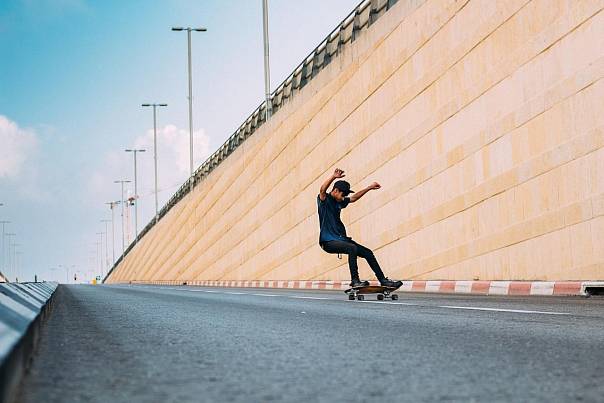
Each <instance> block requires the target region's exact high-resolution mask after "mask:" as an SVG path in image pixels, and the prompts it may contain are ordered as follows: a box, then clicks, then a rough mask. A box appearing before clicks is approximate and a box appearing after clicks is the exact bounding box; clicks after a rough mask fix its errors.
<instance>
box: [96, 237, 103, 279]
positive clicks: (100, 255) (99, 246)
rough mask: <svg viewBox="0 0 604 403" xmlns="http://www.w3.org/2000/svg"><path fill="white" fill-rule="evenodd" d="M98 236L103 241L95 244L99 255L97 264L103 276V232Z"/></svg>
mask: <svg viewBox="0 0 604 403" xmlns="http://www.w3.org/2000/svg"><path fill="white" fill-rule="evenodd" d="M96 234H97V235H98V236H100V238H101V241H100V242H95V244H96V253H97V262H98V263H99V272H100V273H101V275H103V234H104V233H103V232H102V231H101V232H97V233H96Z"/></svg>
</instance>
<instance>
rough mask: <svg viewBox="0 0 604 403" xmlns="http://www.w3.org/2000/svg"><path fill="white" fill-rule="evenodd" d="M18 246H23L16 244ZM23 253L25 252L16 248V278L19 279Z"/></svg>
mask: <svg viewBox="0 0 604 403" xmlns="http://www.w3.org/2000/svg"><path fill="white" fill-rule="evenodd" d="M17 246H21V245H20V244H18V245H15V247H17ZM22 255H23V252H17V249H15V280H18V279H17V275H18V274H19V273H20V271H21V268H22V267H21V265H22V263H23V262H22V261H21V256H22ZM21 274H22V273H21ZM21 281H23V277H22V278H21Z"/></svg>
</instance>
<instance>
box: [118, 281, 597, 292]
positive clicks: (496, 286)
mask: <svg viewBox="0 0 604 403" xmlns="http://www.w3.org/2000/svg"><path fill="white" fill-rule="evenodd" d="M129 283H130V284H153V285H196V286H203V287H234V288H292V289H311V290H345V289H348V288H350V286H349V285H348V283H349V281H328V280H317V281H304V280H264V281H262V280H249V281H236V280H216V281H212V280H155V281H137V280H134V281H130V282H129ZM371 284H372V285H377V284H378V283H377V282H375V281H372V282H371ZM587 287H598V288H599V287H604V282H596V281H460V280H450V281H449V280H442V281H441V280H438V281H422V280H413V281H404V283H403V286H402V287H401V288H400V289H399V291H403V292H405V291H406V292H430V293H448V294H477V295H586V288H587Z"/></svg>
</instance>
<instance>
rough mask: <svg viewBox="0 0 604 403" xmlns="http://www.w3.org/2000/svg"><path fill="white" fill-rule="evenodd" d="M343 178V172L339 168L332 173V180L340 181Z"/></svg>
mask: <svg viewBox="0 0 604 403" xmlns="http://www.w3.org/2000/svg"><path fill="white" fill-rule="evenodd" d="M345 176H346V175H344V171H342V170H341V169H340V168H336V170H335V171H334V172H333V177H334V179H340V178H343V177H345Z"/></svg>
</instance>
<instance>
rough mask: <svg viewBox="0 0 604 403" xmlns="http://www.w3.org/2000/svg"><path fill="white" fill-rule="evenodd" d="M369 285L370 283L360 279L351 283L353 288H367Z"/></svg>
mask: <svg viewBox="0 0 604 403" xmlns="http://www.w3.org/2000/svg"><path fill="white" fill-rule="evenodd" d="M368 285H369V281H361V280H359V279H358V278H357V279H354V280H352V281H351V282H350V286H351V287H353V288H354V287H367V286H368Z"/></svg>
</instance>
